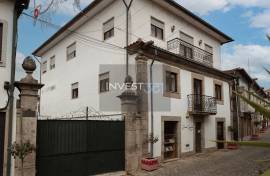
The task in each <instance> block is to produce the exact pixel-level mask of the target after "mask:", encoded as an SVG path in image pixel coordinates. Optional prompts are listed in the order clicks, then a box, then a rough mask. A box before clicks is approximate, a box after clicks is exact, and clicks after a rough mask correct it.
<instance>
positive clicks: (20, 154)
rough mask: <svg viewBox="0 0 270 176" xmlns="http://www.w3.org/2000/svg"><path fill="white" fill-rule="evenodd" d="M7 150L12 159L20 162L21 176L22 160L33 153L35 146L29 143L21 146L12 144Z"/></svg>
mask: <svg viewBox="0 0 270 176" xmlns="http://www.w3.org/2000/svg"><path fill="white" fill-rule="evenodd" d="M9 150H10V153H11V155H12V156H13V157H14V159H16V158H19V159H20V160H21V169H22V172H21V173H22V174H21V175H22V176H23V164H24V159H25V157H26V156H27V155H29V154H30V153H32V152H34V151H35V146H34V145H33V144H31V143H30V141H27V142H25V143H21V144H18V143H16V142H14V143H13V144H12V145H11V147H10V149H9Z"/></svg>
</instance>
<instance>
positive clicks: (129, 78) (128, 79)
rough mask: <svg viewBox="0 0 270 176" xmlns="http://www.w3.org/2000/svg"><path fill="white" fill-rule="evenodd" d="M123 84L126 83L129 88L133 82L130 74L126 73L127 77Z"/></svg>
mask: <svg viewBox="0 0 270 176" xmlns="http://www.w3.org/2000/svg"><path fill="white" fill-rule="evenodd" d="M125 84H126V85H127V87H128V88H130V87H131V85H132V84H133V79H132V77H131V76H130V75H127V77H126V78H125Z"/></svg>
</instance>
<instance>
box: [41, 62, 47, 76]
mask: <svg viewBox="0 0 270 176" xmlns="http://www.w3.org/2000/svg"><path fill="white" fill-rule="evenodd" d="M46 72H47V61H44V62H43V63H42V73H43V74H44V73H46Z"/></svg>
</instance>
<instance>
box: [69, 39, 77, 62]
mask: <svg viewBox="0 0 270 176" xmlns="http://www.w3.org/2000/svg"><path fill="white" fill-rule="evenodd" d="M74 57H76V43H73V44H71V45H69V46H68V47H67V60H70V59H73V58H74Z"/></svg>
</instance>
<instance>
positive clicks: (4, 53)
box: [0, 0, 29, 176]
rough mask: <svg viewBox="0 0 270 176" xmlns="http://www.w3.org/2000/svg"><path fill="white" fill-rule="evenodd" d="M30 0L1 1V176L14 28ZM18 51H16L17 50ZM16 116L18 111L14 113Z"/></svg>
mask: <svg viewBox="0 0 270 176" xmlns="http://www.w3.org/2000/svg"><path fill="white" fill-rule="evenodd" d="M28 3H29V0H1V1H0V176H2V175H5V169H6V164H7V155H8V154H7V152H6V151H7V144H8V140H9V139H8V136H9V135H8V131H9V130H8V126H9V119H8V117H9V116H8V109H9V106H8V94H7V90H6V89H9V87H8V86H5V82H10V81H11V60H12V51H13V50H12V48H13V47H14V45H16V44H15V43H14V42H13V37H16V34H13V32H12V31H14V30H13V28H16V26H17V25H16V24H15V23H17V19H18V17H19V16H20V14H21V12H22V10H23V9H25V8H27V7H28ZM15 52H16V51H15ZM13 114H14V117H15V116H16V112H14V113H13Z"/></svg>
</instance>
